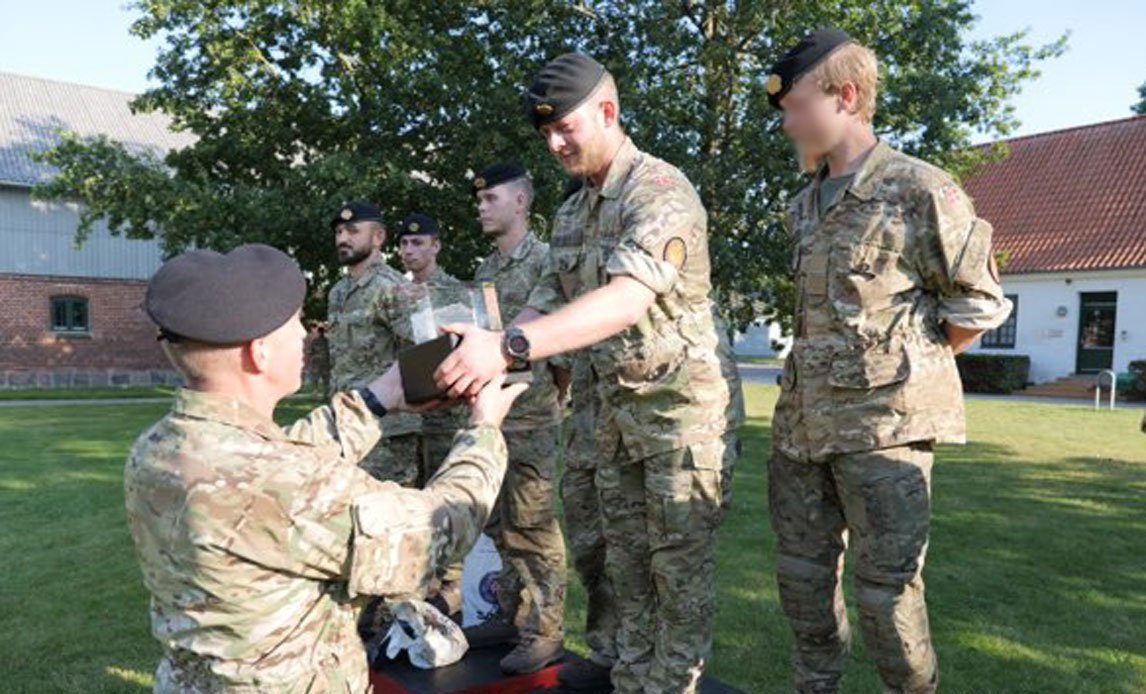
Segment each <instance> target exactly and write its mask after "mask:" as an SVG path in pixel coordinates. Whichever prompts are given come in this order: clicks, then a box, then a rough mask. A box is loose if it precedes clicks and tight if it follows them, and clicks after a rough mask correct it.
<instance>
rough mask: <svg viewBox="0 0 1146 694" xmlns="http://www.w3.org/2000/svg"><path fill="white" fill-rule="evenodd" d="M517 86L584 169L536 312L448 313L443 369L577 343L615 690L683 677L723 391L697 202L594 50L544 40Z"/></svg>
mask: <svg viewBox="0 0 1146 694" xmlns="http://www.w3.org/2000/svg"><path fill="white" fill-rule="evenodd" d="M527 101H528V104H529V109H530V111H529V112H530V116H531V118H532V119H533V123H534V125H535V126H536V127H537V128H538V130H539V132H540V134H541V135H542V137H543V138H544V139H545V140H546V142H547V144H548V147H549V149H550V151H551V152H552V153H553V154H554V155H555V156H556V157H557V158H559V159H560V161H561V163H562V165H563V166H564V168H565V170H566V172H567V173H569V174H572V175H577V176H582V177H584V178H586V184H585V186H584V187H583V188H582V189H581V190H579V191H578V192H576V193H574V194H573V195H572V196H570V197H569V199H568V200H566V201H565V203H564V204H563V205H562V206H561V208H560V210H559V211H558V213H557V216H556V219H555V222H554V230H553V237H552V241H551V248H550V254H549V261H548V262H547V263H546V270H545V273H544V274H543V275H542V278H541V281H540V283H539V284H538V286H537V287H536V288H535V289H534V290H533V292H532V293H531V295H530V299H529V302H528V304H529V306H530V307H531V308H532V309H533V312H532V314H531V315H530V316H527V317H531V316H532V315H537V314H539V313H542V314H548V315H543V316H541V317H537V318H534V319H532V320H529V321H528V322H520V324H519V325H518V326H516V327H512V328H510V329H508V330H506V331H505V332H504V333H495V332H488V331H482V330H479V329H476V328H474V327H472V326H454V327H451V328H450V329H451V330H453V331H456V332H458V333H459V334H461V335H462V336H463V339H462V342H461V344H460V345H459V346H458V348H457V349H456V350H454V352H453V353H451V355H450V356H449V357H448V358H447V359H446V360H445V361H444V362H443V363H442V366H441V367H440V368H439V371H438V380H439V383H441V384H442V385H444V386H448V387H450V389H451V393H452V394H454V395H461V394H469V393H472V392H474V390H475V389H476V388H479V387H480V386H481V385H482V384H483V383H485V382H486V381H487V380H488V379H489V378H492V377H493V376H494V375H495V374H497V373H498V372H500V371H502V370H504V369H505V368H506V367H507V365H509V364H512V363H515V362H517V361H520V360H528V359H531V358H532V359H539V358H545V357H549V356H551V355H553V354H559V353H562V352H566V351H571V350H576V349H580V348H583V347H584V348H586V351H587V353H588V358H589V364H590V367H591V368H592V370H593V372H594V375H595V377H596V379H597V392H596V396H597V406H598V407H599V408H600V409H599V413H598V420H597V426H596V430H595V432H594V437H595V445H596V447H597V450H598V451H600V454H601V455H600V462H599V464H598V468H597V471H596V484H597V489H598V492H599V494H600V497H601V510H602V513H603V527H604V534H605V542H606V546H607V551H606V555H605V566H606V572H607V573H608V576H609V579H610V582H611V584H612V586H613V589H614V591H615V593H616V605H617V608H616V609H617V614H618V615H619V617H620V619H619V623H620V629H619V633H618V636H617V660H616V662H615V664H614V666H613V669H612V673H611V677H612V683H613V685H614V687H615V689H616V690H617V691H618V692H621V694H631V693H633V692H645V693H652V692H658V693H661V692H665V693H668V692H672V693H676V694H680V693H691V692H694V691H696V686H697V681H698V680H699V678H700V675H701V673H702V670H703V667H704V663H705V662H706V659H707V658H708V657H709V651H710V650H711V643H712V617H713V611H714V597H715V585H714V576H713V570H714V564H715V563H714V552H715V544H716V532H717V529H718V526H719V525H720V521H721V520H722V516H723V512H722V497H723V490H722V489H721V485H722V482H723V481H722V468H723V465H724V461H725V453H724V442H723V439H722V436H723V435H724V433H725V431H726V429H727V421H726V419H727V417H726V410H727V407H728V400H729V392H728V385H727V383H726V381H725V380H724V378H723V376H722V373H721V366H720V359H719V357H718V356H717V346H718V337H717V335H716V330H715V328H714V326H713V319H712V311H711V308H710V299H709V292H710V290H711V281H710V270H709V257H708V233H707V216H706V214H705V211H704V208H703V206H702V205H701V203H700V200H699V198H698V197H697V195H696V192H695V190H694V189H693V187H692V185H691V184H690V183H689V181H688V179H687V178H685V177H684V175H683V174H682V173H681V172H680V171H679V170H678V169H676V168H675V167H673V166H671V165H669V164H667V163H666V162H664V161H661V160H659V159H657V158H655V157H653V156H651V155H649V154H646V153H644V152H641V151H640V150H639V149H637V147H636V145H635V144H633V142H632V140H630V139H629V138H628V137H627V136H626V135H625V133H624V130H623V128H622V127H621V125H620V121H619V116H620V109H619V102H618V99H617V92H616V85H615V83H614V82H613V79H612V76H611V75H609V73H608V72H607V71H606V70H605V68H604V67H603V66H601V65H600V63H597V62H596V61H595V60H593V59H592V58H589V57H588V56H585V55H581V54H567V55H564V56H561V57H559V58H557V59H556V60H554V61H552V62H551V63H550V64H549V65H547V66H546V67H545V68H544V69H542V71H541V72H540V73H539V75H538V76H537V78H536V79H535V81H534V83H533V85H532V86H531V88H530V90H529V93H528V94H527ZM518 321H523V318H522V317H521V316H519V318H518Z"/></svg>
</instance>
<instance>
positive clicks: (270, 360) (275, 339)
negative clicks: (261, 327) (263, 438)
mask: <svg viewBox="0 0 1146 694" xmlns="http://www.w3.org/2000/svg"><path fill="white" fill-rule="evenodd" d="M305 341H306V326H305V325H303V323H302V310H301V309H300V310H299V311H298V312H297V313H295V314H294V316H293V317H292V318H291V319H290V320H288V321H287V322H286V323H283V324H282V325H280V326H279V327H278V328H277V329H275V330H274V331H273V332H271V333H270V334H268V335H265V336H264V337H262V338H259V340H258V342H261V343H262V345H261V347H260V346H259V345H255V346H254V348H255V349H262V350H263V354H264V356H265V357H266V362H265V364H264V365H263V367H264V369H265V374H266V377H267V380H268V382H269V383H270V384H271V385H272V386H273V387H274V389H275V391H276V392H278V393H281V394H282V395H283V396H286V395H290V394H291V393H294V392H296V391H297V390H298V389H299V388H300V387H301V386H302V370H303V362H304V361H305V357H304V353H305V349H304V345H305Z"/></svg>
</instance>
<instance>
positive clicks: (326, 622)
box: [124, 390, 506, 694]
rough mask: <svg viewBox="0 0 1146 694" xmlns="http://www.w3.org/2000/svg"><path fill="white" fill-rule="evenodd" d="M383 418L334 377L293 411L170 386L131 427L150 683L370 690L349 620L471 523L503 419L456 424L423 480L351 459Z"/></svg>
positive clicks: (426, 565)
mask: <svg viewBox="0 0 1146 694" xmlns="http://www.w3.org/2000/svg"><path fill="white" fill-rule="evenodd" d="M379 434H380V427H379V424H378V420H377V419H376V418H375V417H374V416H373V415H371V414H370V412H369V411H368V410H367V409H366V405H365V403H364V402H363V401H362V398H361V396H360V395H358V394H357V393H339V394H337V395H335V396H334V398H333V399H332V401H331V403H330V404H329V405H327V406H325V407H321V408H318V409H316V410H314V411H313V412H311V413H310V415H308V416H307V417H304V418H303V419H300V420H299V421H297V422H296V423H295V424H294V425H293V426H291V427H289V428H286V429H280V428H279V427H278V426H277V425H275V424H274V422H272V421H271V420H269V419H267V418H266V417H264V416H263V415H261V414H259V413H258V412H256V411H254V410H252V409H251V408H249V407H247V406H246V405H244V404H242V403H240V402H238V401H236V400H233V399H231V398H229V397H226V396H222V395H216V394H209V393H202V392H195V391H188V390H181V391H179V393H178V394H177V395H176V398H175V403H174V406H173V408H172V411H171V413H170V414H168V415H167V416H166V417H164V418H163V419H162V420H160V421H159V422H158V423H156V424H155V425H154V426H153V427H152V428H151V429H150V430H148V431H147V432H145V433H144V434H143V435H142V436H140V438H139V439H138V440H137V441H136V443H135V446H134V447H133V448H132V451H131V455H130V457H129V459H128V461H127V465H126V468H125V471H124V489H125V493H126V507H127V515H128V520H129V522H130V526H131V534H132V537H133V539H134V541H135V547H136V551H137V554H138V558H139V562H140V567H141V569H142V572H143V581H144V584H145V586H146V587H147V589H148V591H149V592H150V593H151V620H152V633H153V634H154V635H155V638H156V639H158V640H159V642H160V645H161V646H162V649H163V657H162V660H161V661H160V664H159V667H158V669H157V671H156V674H155V691H156V692H157V693H159V694H207V693H210V694H218V693H220V692H244V693H249V694H272V693H273V694H296V693H297V694H303V693H304V692H306V693H307V694H329V693H353V694H360V693H361V692H364V691H366V689H367V686H368V682H367V675H368V672H369V671H368V668H367V663H366V654H365V651H364V650H363V646H362V643H361V641H360V640H359V638H358V633H357V630H356V626H355V622H356V617H357V614H358V611H359V609H360V607H361V604H362V603H363V601H364V598H365V596H372V595H382V596H388V597H392V598H408V597H414V596H423V595H425V592H426V590H427V587H428V584H429V583H430V579H431V577H432V575H433V570H434V567H435V566H436V565H437V564H438V563H439V561H442V560H448V558H450V557H455V556H460V555H461V554H462V553H463V552H465V551H466V550H467V549H468V548H469V547H470V546H471V545H472V544H473V542H474V541H475V540H476V539H477V536H478V533H479V532H480V531H481V528H482V526H483V524H484V523H485V521H486V519H487V517H488V513H489V511H490V509H491V508H492V506H493V504H494V501H495V499H496V497H497V493H498V489H499V487H500V486H501V479H502V475H503V474H504V471H505V459H506V454H505V447H504V442H503V439H502V436H501V433H500V432H499V431H498V430H497V429H496V428H494V427H491V426H477V427H472V428H469V429H466V430H465V431H464V432H462V433H461V434H459V436H458V439H457V445H456V447H455V448H454V451H453V453H452V454H451V456H450V458H449V460H448V461H447V463H446V465H445V466H443V468H442V470H441V472H440V473H439V474H438V475H437V476H436V477H435V478H434V479H433V480H432V481H431V482H430V484H429V485H428V486H427V488H426V489H425V490H424V491H419V490H410V489H403V488H401V487H399V486H397V485H395V484H393V483H390V482H379V481H378V480H375V479H374V478H372V477H371V476H370V475H368V474H366V473H365V472H363V471H362V470H360V469H359V468H358V467H357V466H356V465H355V463H356V462H357V461H358V459H359V458H360V457H361V456H362V455H363V454H364V453H366V452H367V451H368V450H370V449H371V447H373V446H374V444H375V442H376V441H377V440H378V437H379Z"/></svg>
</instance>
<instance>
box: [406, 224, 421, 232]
mask: <svg viewBox="0 0 1146 694" xmlns="http://www.w3.org/2000/svg"><path fill="white" fill-rule="evenodd" d="M407 228H408V229H409V230H410V231H417V230H419V229H421V228H422V227H421V226H420V225H419V224H418V223H417V222H410V225H409V226H408V227H407Z"/></svg>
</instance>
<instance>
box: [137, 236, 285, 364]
mask: <svg viewBox="0 0 1146 694" xmlns="http://www.w3.org/2000/svg"><path fill="white" fill-rule="evenodd" d="M305 296H306V279H305V278H304V277H303V276H302V271H301V270H299V269H298V265H297V264H295V262H294V260H292V259H291V257H290V256H288V255H287V254H286V253H283V252H282V251H280V250H278V249H277V248H271V247H270V246H264V245H262V244H257V243H256V244H248V245H245V246H239V247H238V248H236V249H235V250H233V251H231V252H230V253H227V254H223V253H217V252H215V251H203V250H195V251H188V252H186V253H183V254H182V255H178V256H176V257H174V258H172V259H171V260H169V261H167V262H166V263H164V264H163V267H161V268H159V270H158V271H157V272H156V273H155V275H153V276H152V278H151V281H150V282H148V284H147V295H146V297H145V298H144V308H145V309H146V311H147V315H149V316H151V320H153V321H155V324H156V325H158V326H159V336H160V339H168V340H171V341H178V340H179V339H180V338H185V339H188V340H195V341H197V342H207V343H210V344H218V345H237V344H242V343H244V342H247V341H249V340H253V339H255V338H257V337H262V336H263V335H266V334H268V333H271V332H274V331H275V330H276V329H277V328H279V327H280V326H281V325H283V324H284V323H286V322H287V321H288V320H290V318H291V316H293V315H294V314H295V313H296V312H297V311H298V309H299V308H300V307H301V306H302V300H303V298H305Z"/></svg>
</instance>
